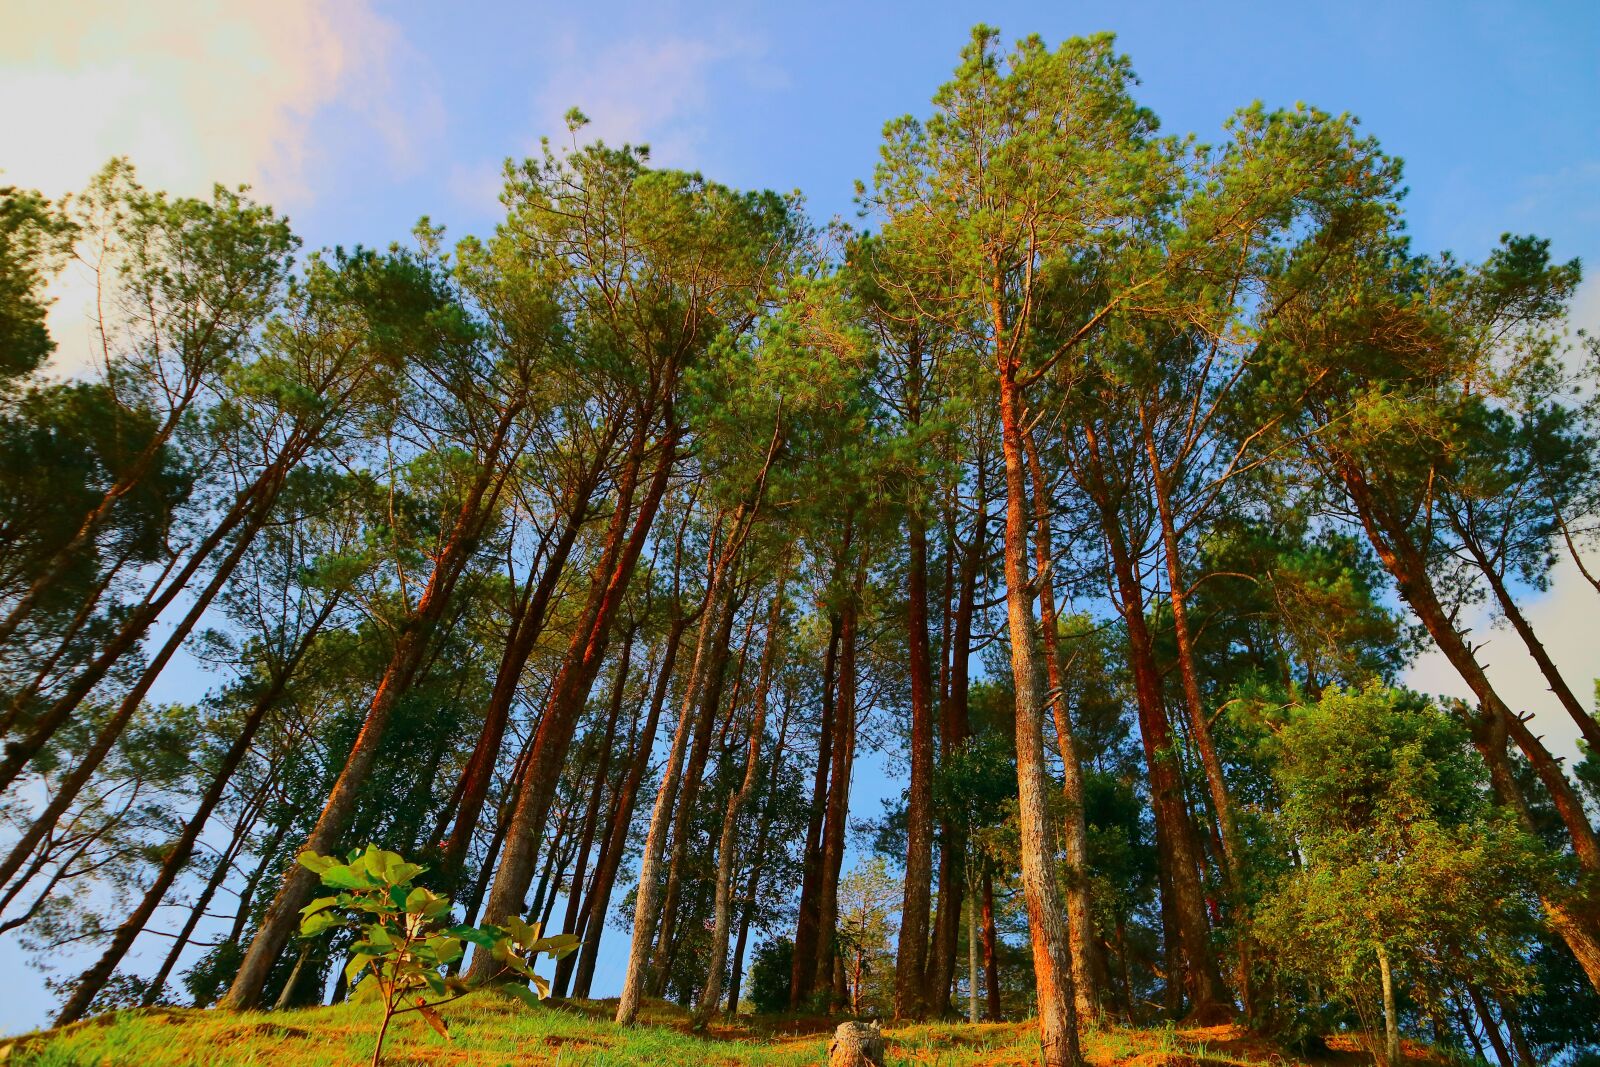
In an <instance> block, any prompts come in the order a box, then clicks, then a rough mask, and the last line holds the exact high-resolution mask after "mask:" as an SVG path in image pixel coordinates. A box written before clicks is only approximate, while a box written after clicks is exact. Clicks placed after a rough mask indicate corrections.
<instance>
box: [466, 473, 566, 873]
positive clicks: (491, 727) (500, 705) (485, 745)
mask: <svg viewBox="0 0 1600 1067" xmlns="http://www.w3.org/2000/svg"><path fill="white" fill-rule="evenodd" d="M588 507H589V501H588V498H587V496H580V497H579V499H578V502H577V503H576V504H575V505H574V506H573V509H572V513H571V514H570V515H569V516H568V518H567V521H566V524H565V526H564V528H563V529H562V531H561V536H560V538H559V539H557V541H556V545H555V548H554V550H553V551H552V552H551V554H550V559H549V560H548V561H547V562H546V563H545V567H544V572H543V573H542V574H541V575H540V576H539V581H538V584H537V586H535V587H534V588H533V590H532V593H531V595H529V596H528V597H527V598H526V602H525V603H524V605H523V609H522V611H520V612H519V613H518V614H517V617H516V618H515V619H514V620H513V621H512V625H511V631H510V633H509V634H508V635H507V637H506V647H505V652H504V653H503V654H502V655H501V657H500V668H499V670H498V671H497V672H496V673H495V679H494V689H493V690H491V692H490V694H489V705H488V707H487V708H486V709H485V711H484V716H483V729H482V730H481V731H480V732H479V734H478V743H477V744H476V745H475V746H474V747H473V750H472V756H471V758H470V759H468V760H467V765H466V767H465V768H463V770H462V772H461V784H460V786H459V792H460V796H459V798H458V800H457V803H456V804H455V805H453V806H454V807H455V826H454V828H453V829H452V831H451V833H450V836H449V837H447V838H445V839H444V840H443V841H442V842H440V844H439V867H440V870H441V871H443V872H444V873H445V875H446V878H447V880H449V881H454V880H455V879H456V878H459V877H460V875H461V866H462V864H463V863H464V862H465V861H466V857H467V850H468V848H470V847H471V845H472V834H473V831H475V830H476V829H477V827H478V817H479V816H480V815H481V814H482V813H483V805H484V801H485V800H486V799H487V798H488V796H489V789H490V786H491V785H492V783H493V781H494V768H495V764H496V762H498V760H499V758H500V746H501V744H502V743H503V742H504V739H505V732H506V724H507V723H508V722H509V721H510V718H511V706H512V704H513V703H514V702H515V701H516V696H517V690H518V688H519V687H520V685H521V682H522V672H523V670H524V669H525V668H526V667H527V665H528V657H530V656H531V655H532V654H533V649H534V646H535V645H536V644H537V643H538V640H539V635H540V634H541V633H542V632H543V630H544V617H545V612H546V611H547V610H548V609H549V606H550V598H551V596H552V595H553V594H554V593H555V588H556V585H557V583H558V582H559V581H560V579H561V575H562V572H563V571H564V570H565V568H566V565H567V558H568V556H570V555H571V553H572V546H573V544H574V543H575V542H576V541H577V538H578V531H579V530H581V529H582V528H583V523H584V520H585V519H586V518H587V517H588ZM530 580H531V575H530Z"/></svg>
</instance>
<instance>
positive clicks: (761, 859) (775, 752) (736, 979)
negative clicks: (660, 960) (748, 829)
mask: <svg viewBox="0 0 1600 1067" xmlns="http://www.w3.org/2000/svg"><path fill="white" fill-rule="evenodd" d="M788 742H789V705H788V703H787V702H785V704H784V706H783V715H782V716H781V717H780V718H779V720H778V740H777V744H776V745H775V746H774V747H773V749H772V763H771V767H770V769H769V770H768V772H767V785H766V794H765V796H766V802H765V803H764V804H762V805H761V821H760V823H759V824H758V825H757V827H756V840H755V847H754V848H752V849H751V850H750V871H749V873H748V874H747V875H746V876H745V886H744V893H743V894H742V895H741V897H740V899H741V900H743V902H744V907H742V908H740V909H739V937H738V939H737V941H736V942H735V944H734V948H733V976H732V977H731V978H730V979H729V980H728V1017H729V1018H730V1019H731V1018H733V1017H734V1016H735V1015H736V1014H738V1011H739V983H740V980H741V978H742V977H743V975H744V950H745V945H746V943H747V941H748V938H749V934H750V920H751V916H752V913H753V912H754V911H755V905H756V892H757V890H758V889H759V887H760V885H761V872H762V870H763V869H764V867H763V864H764V863H765V862H766V856H767V844H768V841H769V839H770V836H771V833H772V813H773V809H774V806H775V805H776V803H777V800H776V796H775V794H776V793H777V789H778V776H779V775H780V774H781V773H782V771H783V754H784V750H785V746H786V745H787V744H788Z"/></svg>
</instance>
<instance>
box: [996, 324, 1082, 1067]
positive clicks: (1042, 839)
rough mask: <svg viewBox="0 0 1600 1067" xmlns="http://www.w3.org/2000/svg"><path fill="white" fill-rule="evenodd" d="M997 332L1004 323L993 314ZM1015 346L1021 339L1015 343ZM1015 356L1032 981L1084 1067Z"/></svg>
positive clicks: (1017, 637) (1015, 643) (1014, 633)
mask: <svg viewBox="0 0 1600 1067" xmlns="http://www.w3.org/2000/svg"><path fill="white" fill-rule="evenodd" d="M994 320H995V326H996V329H997V335H998V336H999V337H1002V338H1004V337H1006V333H1005V331H1004V330H1003V329H1001V328H1000V327H1001V325H1002V323H1003V319H1002V318H1001V316H1000V314H999V310H998V307H997V308H996V310H995V315H994ZM1012 341H1013V342H1014V341H1015V339H1014V338H1013V339H1012ZM1018 370H1019V358H1018V356H1017V354H1016V353H1013V354H1011V355H1009V356H1004V357H1002V358H1001V362H1000V367H999V371H1000V427H1001V446H1002V450H1003V452H1004V455H1005V478H1006V524H1005V582H1006V626H1007V631H1008V633H1009V634H1010V638H1011V677H1012V681H1013V684H1014V686H1015V688H1016V743H1017V807H1018V810H1017V825H1018V834H1019V837H1020V838H1021V846H1022V847H1021V853H1022V889H1023V897H1024V899H1025V900H1026V902H1027V908H1028V934H1029V937H1030V939H1031V940H1032V942H1033V970H1034V984H1035V987H1036V989H1037V991H1038V1005H1039V1037H1040V1045H1041V1051H1042V1054H1043V1055H1042V1058H1043V1061H1044V1064H1045V1067H1066V1065H1070V1067H1078V1065H1081V1064H1082V1063H1083V1062H1084V1060H1083V1054H1082V1052H1081V1051H1080V1050H1079V1047H1078V1013H1077V1005H1076V1003H1075V1001H1076V994H1075V993H1074V991H1073V980H1072V951H1071V947H1070V935H1069V934H1068V931H1067V917H1066V915H1065V909H1064V908H1063V906H1062V898H1063V894H1062V892H1061V887H1060V884H1059V880H1058V879H1057V876H1056V862H1055V849H1054V847H1053V844H1052V840H1053V836H1054V835H1053V834H1052V833H1051V831H1050V807H1049V799H1048V794H1049V791H1050V775H1049V770H1048V768H1047V766H1046V764H1045V755H1044V710H1045V708H1044V705H1045V698H1046V695H1047V694H1046V683H1045V677H1044V664H1043V663H1042V662H1041V657H1040V654H1039V652H1040V650H1039V633H1038V628H1037V626H1036V624H1035V622H1034V618H1033V598H1034V595H1035V589H1034V584H1033V578H1032V576H1030V575H1029V573H1028V565H1029V560H1028V557H1029V555H1030V552H1029V544H1028V489H1027V472H1026V469H1025V464H1024V461H1023V454H1022V453H1023V448H1022V434H1023V429H1022V426H1023V420H1024V418H1025V416H1024V413H1023V410H1022V407H1023V400H1022V391H1021V388H1020V386H1019V385H1018V384H1017V372H1018Z"/></svg>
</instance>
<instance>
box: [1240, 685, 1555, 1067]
mask: <svg viewBox="0 0 1600 1067" xmlns="http://www.w3.org/2000/svg"><path fill="white" fill-rule="evenodd" d="M1277 745H1278V750H1279V752H1278V763H1277V767H1276V771H1275V774H1276V778H1277V781H1278V786H1279V788H1280V789H1281V791H1282V795H1283V807H1282V811H1281V813H1280V822H1281V826H1282V829H1283V831H1284V832H1285V834H1286V835H1287V840H1286V844H1287V845H1289V846H1290V847H1292V848H1294V849H1295V850H1296V851H1297V852H1298V854H1299V855H1300V857H1301V863H1300V864H1299V865H1298V866H1297V867H1295V868H1294V869H1293V870H1292V871H1291V872H1290V873H1288V874H1287V875H1286V876H1285V877H1284V878H1283V879H1282V881H1281V882H1280V884H1279V885H1278V886H1277V887H1276V888H1275V889H1274V891H1272V892H1271V893H1269V894H1268V896H1267V897H1266V899H1265V900H1264V901H1263V902H1262V904H1261V907H1260V909H1259V926H1260V935H1261V937H1262V938H1263V939H1264V940H1265V941H1266V942H1267V943H1268V944H1269V945H1271V946H1272V948H1273V950H1274V951H1275V953H1276V960H1277V962H1278V964H1279V965H1280V966H1282V967H1284V968H1285V969H1286V970H1288V971H1289V972H1291V973H1295V974H1299V975H1301V976H1304V977H1306V978H1308V979H1310V980H1311V981H1313V982H1314V983H1317V984H1318V985H1320V986H1321V988H1323V989H1325V990H1327V991H1328V992H1329V993H1331V994H1333V995H1334V996H1335V997H1337V998H1339V999H1340V1000H1342V1001H1343V1002H1344V1003H1345V1004H1347V1005H1349V1006H1351V1007H1353V1008H1354V1009H1355V1011H1356V1014H1357V1016H1358V1017H1359V1018H1360V1019H1361V1021H1362V1023H1363V1025H1364V1027H1365V1028H1366V1029H1367V1031H1368V1033H1369V1035H1371V1034H1373V1033H1374V1032H1375V1031H1376V1030H1377V1028H1378V1027H1377V1025H1376V1020H1377V1019H1378V1018H1379V1016H1380V1015H1381V1018H1382V1027H1383V1031H1384V1035H1385V1036H1384V1040H1383V1041H1382V1043H1381V1044H1378V1043H1375V1045H1374V1052H1375V1053H1377V1054H1378V1055H1379V1058H1380V1061H1381V1062H1383V1063H1385V1064H1398V1063H1399V1062H1400V1060H1399V1049H1400V1045H1399V1042H1400V1018H1399V1001H1400V998H1401V995H1402V993H1403V992H1404V990H1405V988H1406V985H1407V982H1408V980H1409V982H1410V983H1411V984H1414V985H1416V986H1418V987H1420V988H1421V989H1424V990H1435V991H1436V990H1440V989H1443V988H1446V987H1447V986H1448V985H1449V984H1451V983H1454V982H1467V983H1471V984H1472V985H1474V986H1480V987H1481V986H1488V987H1491V988H1493V989H1495V990H1496V991H1498V992H1500V993H1502V994H1517V993H1522V992H1526V991H1527V990H1528V988H1529V980H1528V979H1529V968H1528V963H1527V959H1528V954H1529V949H1530V941H1529V938H1530V935H1531V934H1532V932H1533V931H1535V930H1536V929H1537V927H1538V921H1539V920H1538V912H1539V903H1538V894H1537V882H1538V879H1539V877H1540V875H1541V870H1540V867H1541V861H1540V860H1539V858H1538V856H1539V850H1538V847H1537V845H1536V844H1535V843H1534V842H1532V841H1531V840H1530V839H1529V838H1527V837H1526V836H1525V835H1524V834H1523V833H1522V831H1521V830H1520V829H1518V827H1517V826H1516V823H1515V821H1514V820H1512V819H1510V818H1509V817H1507V816H1506V815H1505V814H1504V813H1503V812H1501V811H1499V810H1497V809H1496V808H1495V807H1494V806H1493V805H1491V804H1490V802H1489V800H1488V795H1487V776H1486V774H1485V773H1484V770H1483V766H1482V764H1481V763H1480V762H1479V761H1478V760H1477V759H1476V758H1475V756H1474V754H1473V752H1472V750H1471V746H1470V744H1469V742H1468V740H1467V737H1466V734H1465V731H1464V730H1463V729H1462V727H1461V726H1460V725H1459V724H1458V723H1456V722H1455V721H1454V720H1453V719H1452V718H1451V717H1450V716H1448V715H1447V714H1445V713H1443V712H1441V711H1439V710H1438V709H1437V708H1435V707H1433V706H1432V705H1430V704H1427V703H1424V702H1423V701H1421V700H1419V699H1417V698H1414V697H1411V696H1408V695H1407V694H1404V693H1401V692H1399V691H1396V690H1392V689H1386V688H1383V687H1382V686H1380V685H1376V684H1374V685H1372V686H1369V687H1368V688H1366V689H1363V690H1342V689H1329V690H1328V691H1327V692H1325V693H1324V694H1323V697H1322V699H1321V701H1319V702H1318V703H1317V704H1315V705H1312V706H1309V707H1306V708H1302V709H1298V710H1296V711H1295V713H1294V714H1293V715H1292V717H1291V718H1290V719H1289V721H1288V723H1287V724H1286V725H1285V726H1284V727H1283V729H1282V730H1281V731H1280V732H1279V734H1278V736H1277ZM1416 999H1419V1000H1420V999H1421V998H1416Z"/></svg>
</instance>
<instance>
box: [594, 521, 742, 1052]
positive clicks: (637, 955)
mask: <svg viewBox="0 0 1600 1067" xmlns="http://www.w3.org/2000/svg"><path fill="white" fill-rule="evenodd" d="M758 499H759V497H758ZM747 518H753V516H749V515H747V511H746V508H745V507H744V506H743V505H741V506H740V508H739V509H738V510H737V511H736V512H735V515H734V519H733V522H732V523H731V527H732V528H731V530H730V532H729V533H728V535H727V544H726V545H725V546H723V547H722V550H721V552H720V554H719V553H718V551H717V548H718V546H717V545H716V542H715V539H713V542H712V546H711V560H710V562H711V566H709V567H708V568H707V572H708V573H707V575H706V607H705V608H704V609H702V611H703V614H702V617H701V622H700V636H699V638H698V639H697V640H696V642H695V653H694V662H693V665H692V666H691V667H690V669H689V678H688V680H687V683H686V684H685V686H684V693H683V704H682V709H681V711H680V712H679V715H678V728H677V729H676V730H675V731H673V735H672V747H671V749H670V750H669V751H668V753H667V765H666V767H665V768H664V769H663V770H662V773H661V786H660V788H659V789H657V790H656V802H655V807H654V809H653V810H652V811H651V813H650V831H649V833H648V834H647V835H646V836H645V843H644V853H643V855H642V856H640V858H639V888H638V892H637V894H636V898H635V904H634V911H633V941H632V944H630V945H629V947H628V969H627V972H626V974H625V975H624V977H623V983H622V995H621V996H620V997H619V998H618V1001H617V1015H616V1021H617V1024H618V1025H619V1026H629V1025H632V1023H633V1022H634V1020H635V1019H636V1018H637V1017H638V1014H639V1004H640V1001H641V999H642V998H643V995H644V987H645V980H646V978H647V975H646V973H645V972H646V967H647V964H648V962H649V955H650V948H651V945H652V944H653V943H654V935H655V930H656V920H657V919H658V918H659V915H658V909H659V908H660V904H661V902H660V900H659V898H658V897H657V893H658V889H659V887H658V885H657V882H658V881H659V880H660V877H661V860H662V857H663V856H664V855H665V854H666V846H667V842H666V837H667V830H668V823H669V822H670V821H671V816H672V809H673V799H674V798H675V796H676V794H677V791H678V779H679V776H680V775H681V774H682V772H683V761H684V756H685V750H686V749H687V748H688V742H689V731H690V728H691V727H692V725H693V723H694V720H695V717H696V716H695V712H696V710H697V709H698V708H699V707H700V703H701V690H702V688H703V687H704V685H705V681H706V674H707V672H708V670H709V668H710V666H711V664H710V660H711V657H712V652H711V644H712V642H713V640H714V637H713V635H714V634H716V633H718V632H719V631H721V630H722V628H723V626H722V616H723V613H724V612H727V611H730V610H732V601H733V588H732V586H733V582H732V575H731V574H730V573H729V571H730V569H731V567H732V565H733V562H734V558H735V557H736V556H737V554H738V552H739V549H740V548H741V547H742V545H743V542H744V537H745V535H746V534H747V533H748V532H749V527H748V524H747V523H746V521H745V520H746V519H747Z"/></svg>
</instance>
